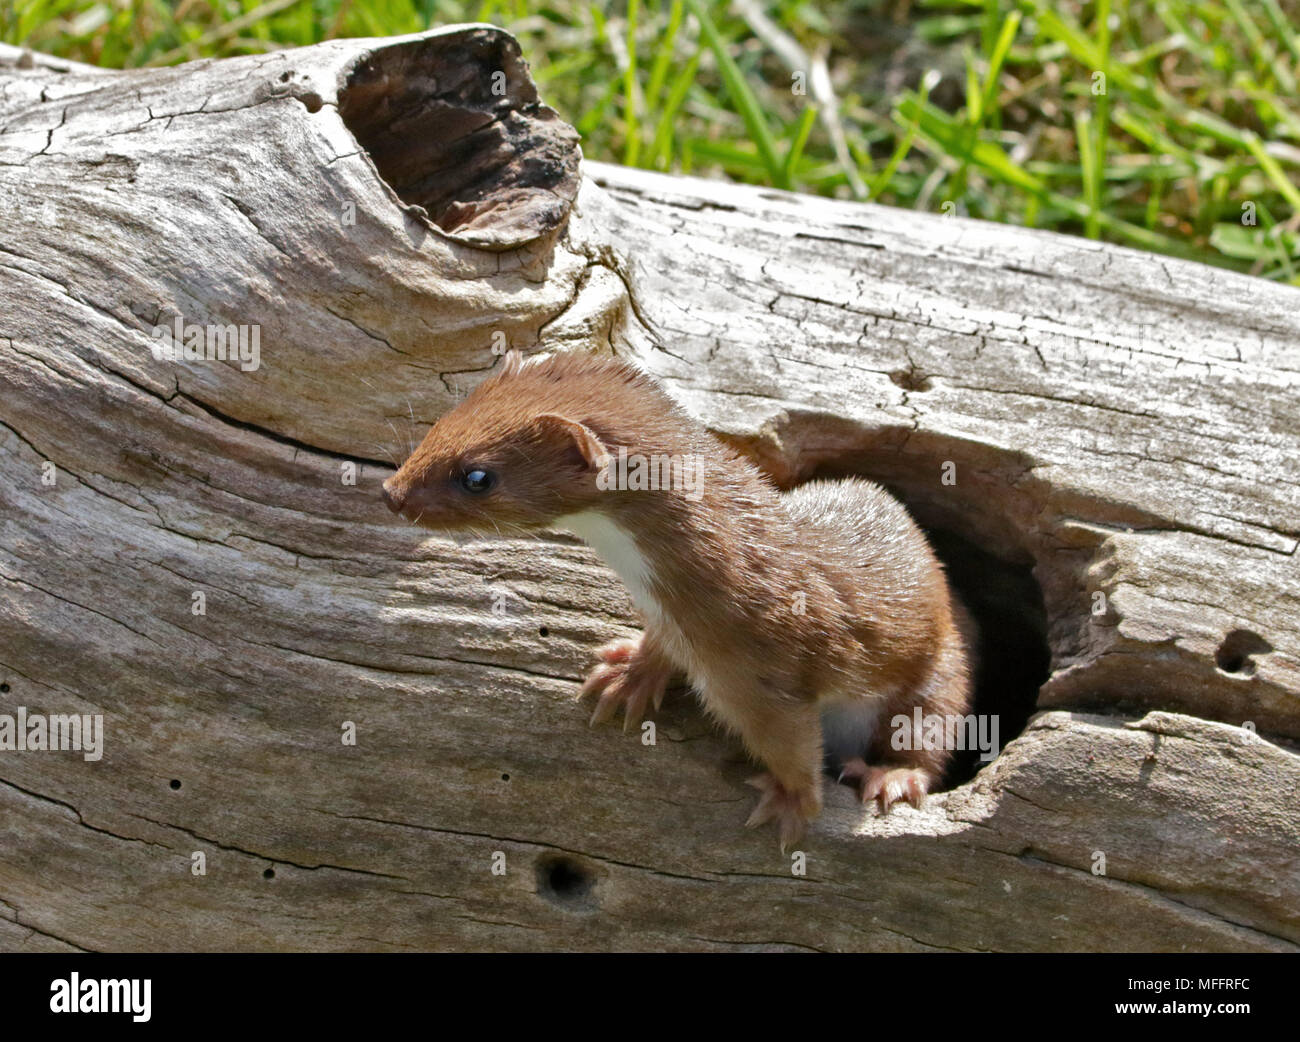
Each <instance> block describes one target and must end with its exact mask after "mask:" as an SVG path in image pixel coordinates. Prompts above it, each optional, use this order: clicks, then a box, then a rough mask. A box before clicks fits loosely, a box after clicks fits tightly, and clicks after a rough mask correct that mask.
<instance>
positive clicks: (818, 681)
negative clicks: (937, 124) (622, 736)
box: [383, 351, 971, 850]
mask: <svg viewBox="0 0 1300 1042" xmlns="http://www.w3.org/2000/svg"><path fill="white" fill-rule="evenodd" d="M616 458H617V461H618V462H619V463H620V464H622V463H625V462H626V461H628V460H634V461H635V460H645V461H654V460H656V459H658V460H660V461H662V460H663V459H664V458H667V459H669V460H672V461H678V463H679V466H678V468H677V469H676V470H673V469H671V468H668V467H661V476H662V474H663V473H666V474H667V475H668V478H669V480H668V481H666V482H665V481H662V480H661V481H659V482H653V481H652V482H650V484H658V486H659V487H657V488H644V487H636V486H639V485H644V484H646V482H644V481H635V480H632V479H631V478H630V474H629V473H628V471H627V469H626V468H623V467H621V466H620V467H619V468H617V469H618V470H619V471H620V472H621V474H622V476H623V477H624V478H626V479H627V480H624V481H618V480H615V479H616V478H617V477H618V476H619V475H618V474H613V473H612V471H614V470H615V461H616ZM692 468H695V469H692ZM674 475H676V478H677V480H676V481H673V480H671V479H672V478H673V476H674ZM642 476H643V477H644V476H645V471H644V470H643V472H642ZM688 476H693V477H694V478H696V479H698V480H697V481H693V482H692V481H688V480H687V478H688ZM665 484H667V485H668V486H669V487H664V485H665ZM620 485H621V486H625V487H619V486H620ZM688 485H689V487H686V486H688ZM383 494H384V499H385V501H386V502H387V504H388V506H389V508H390V509H391V510H393V511H394V512H395V513H398V514H401V515H402V516H403V517H405V518H406V519H407V520H410V521H413V522H415V523H417V524H419V525H421V526H424V527H427V528H432V529H436V530H444V531H445V530H462V531H463V530H469V531H478V532H483V533H488V534H491V533H497V534H502V533H516V532H518V533H524V532H527V533H533V532H536V531H538V530H540V529H543V528H560V529H566V530H568V531H570V532H572V533H574V534H575V535H577V536H579V537H581V538H582V539H583V540H584V541H585V542H586V543H587V544H588V545H589V546H591V547H592V549H594V550H595V551H596V553H597V554H598V555H600V557H602V558H603V559H604V561H605V562H606V564H608V565H609V566H610V567H611V568H612V569H613V570H614V571H615V572H617V573H618V575H619V577H620V578H621V579H622V581H623V583H624V584H625V585H626V587H627V589H628V591H629V593H630V594H631V596H632V600H633V602H634V603H635V605H636V607H637V609H638V611H639V612H640V614H641V616H642V617H643V619H644V621H645V629H644V632H643V633H642V635H641V636H640V638H639V639H636V640H622V641H617V642H615V643H613V644H610V645H607V646H606V647H604V648H602V649H600V651H599V652H598V655H599V660H600V661H599V663H598V664H597V665H596V666H595V668H594V669H593V670H592V671H591V673H590V674H589V676H588V677H587V680H586V683H585V684H584V685H583V688H582V692H581V695H585V696H592V695H594V696H596V699H597V702H596V707H595V712H594V714H593V716H592V724H593V725H594V724H597V723H603V722H605V721H608V720H610V719H611V718H613V717H614V716H615V714H616V712H617V710H618V709H619V708H620V707H621V708H622V710H623V713H624V730H626V729H627V727H628V726H636V725H638V724H639V723H640V722H641V720H642V719H643V717H644V715H645V713H646V711H647V709H648V708H649V706H650V705H652V704H653V705H654V707H655V708H656V709H657V708H659V706H660V704H661V702H662V699H663V696H664V692H665V690H666V689H667V687H668V686H669V684H670V682H671V681H672V680H673V678H674V677H675V676H679V675H682V674H684V675H685V677H686V678H687V680H688V681H689V682H690V684H691V686H692V687H693V688H694V690H695V691H696V692H697V693H698V695H699V697H700V699H701V701H702V703H703V706H704V708H705V710H706V711H707V712H708V713H709V714H710V715H711V716H712V717H714V718H715V719H716V720H717V721H718V722H720V723H721V724H722V725H723V726H724V727H726V728H727V729H728V730H730V731H732V732H734V733H735V734H736V735H738V736H739V737H740V739H741V741H742V742H743V743H744V745H745V748H746V749H747V750H748V751H749V753H750V754H751V755H752V756H753V757H754V758H755V759H756V760H758V761H759V762H760V763H761V764H762V765H763V766H764V767H765V768H766V771H765V772H764V773H763V774H761V775H759V776H758V777H756V778H753V779H751V780H750V784H751V785H753V786H755V787H756V788H757V789H758V790H759V791H760V794H761V795H760V796H759V800H758V803H757V805H756V807H755V808H754V811H753V813H752V814H751V815H750V817H749V820H748V822H747V824H748V825H750V826H757V825H761V824H764V823H766V822H769V821H774V822H775V823H776V825H777V827H778V830H779V836H780V840H781V847H782V849H783V850H784V849H785V848H786V847H787V846H788V845H790V844H791V843H793V842H795V841H797V840H798V839H799V837H800V836H801V835H802V834H803V831H804V828H805V825H806V823H807V822H808V821H809V820H810V819H812V818H814V817H815V816H816V815H817V814H818V813H819V812H820V810H821V771H822V767H823V763H824V762H825V761H829V762H830V763H831V765H832V766H834V767H838V768H839V769H840V772H841V777H842V778H843V777H850V778H852V779H854V780H855V781H856V782H857V784H858V786H859V790H860V794H861V798H862V801H863V803H867V802H869V801H871V800H875V801H876V802H877V803H878V805H879V808H880V810H881V811H882V812H884V811H888V809H889V808H890V806H891V805H892V804H894V803H895V802H897V801H899V800H906V801H907V802H909V803H911V804H912V805H914V806H916V807H920V806H921V803H922V801H923V800H924V798H925V796H926V794H927V793H928V792H929V791H930V789H931V788H932V787H933V786H935V785H936V784H937V783H938V782H939V780H940V779H941V778H942V775H943V771H944V768H945V766H946V764H947V761H948V758H949V755H950V751H949V750H947V749H938V748H928V749H927V748H924V747H923V746H924V743H923V742H922V741H921V736H920V735H915V736H912V737H911V738H910V740H908V741H905V742H902V743H898V742H895V741H891V738H892V737H893V733H894V732H893V728H892V725H893V723H894V722H895V720H894V718H895V717H896V716H901V717H904V718H906V719H907V720H908V721H911V720H912V719H913V713H914V710H915V709H916V708H917V707H920V709H921V711H922V713H923V715H925V716H927V717H928V716H930V715H932V714H935V715H939V716H949V715H962V714H965V713H966V712H967V710H968V707H969V705H970V698H971V693H970V688H971V679H970V678H971V664H970V659H969V651H968V640H967V636H966V635H967V634H969V633H970V632H971V631H970V624H969V620H968V618H967V617H966V615H965V612H964V610H963V609H962V607H961V605H960V604H959V603H958V601H957V599H956V597H955V596H954V594H953V593H952V591H951V590H950V589H949V585H948V581H947V578H946V576H945V574H944V571H943V569H942V567H941V566H940V564H939V562H938V560H937V559H936V558H935V556H934V553H933V551H932V550H931V549H930V546H929V544H928V543H927V541H926V539H925V536H924V535H923V534H922V532H921V530H920V529H919V528H918V527H917V525H916V523H915V522H914V521H913V520H912V518H911V517H910V516H909V515H908V513H907V511H906V510H905V509H904V508H903V506H902V505H901V504H900V503H899V502H898V501H897V500H895V499H894V498H893V497H892V496H890V495H889V493H888V492H886V491H885V490H884V489H883V488H881V487H880V486H879V485H876V484H873V483H871V482H869V481H865V480H862V479H858V478H849V479H846V480H842V481H815V482H811V483H809V484H805V485H801V486H799V487H797V488H795V489H793V490H792V491H789V492H785V493H781V492H779V491H778V490H777V489H776V488H775V487H774V486H773V485H772V484H771V483H770V482H769V481H768V480H767V479H766V478H764V477H763V475H762V474H761V473H760V472H759V470H758V469H757V468H756V467H754V466H753V465H752V464H751V463H749V462H747V461H746V460H744V459H743V458H741V457H740V456H739V455H737V454H736V453H735V452H733V451H732V450H730V449H729V448H727V447H726V446H724V445H723V444H722V443H721V442H720V441H718V440H717V439H716V438H714V437H713V436H712V435H711V434H709V433H708V431H706V430H705V429H704V427H703V426H702V425H701V424H700V423H698V422H697V421H695V420H693V419H692V418H690V417H689V416H687V415H686V414H685V413H684V412H683V411H682V409H681V408H680V407H679V406H678V405H677V404H676V403H675V402H674V401H673V400H672V398H670V397H669V396H668V394H667V393H666V392H665V391H664V390H663V389H662V388H661V387H660V386H659V385H658V383H657V382H656V381H655V380H654V379H653V378H652V377H651V376H649V375H648V374H647V373H645V372H643V371H642V370H640V369H639V368H637V367H635V366H634V365H631V364H629V363H628V362H626V361H621V360H618V359H614V358H609V357H598V356H592V355H586V354H577V353H559V354H554V355H551V356H549V357H545V358H541V359H533V360H530V361H529V362H527V363H525V362H524V361H523V359H522V358H521V356H520V355H519V354H518V352H514V351H512V352H510V353H509V354H508V355H506V357H505V359H504V361H503V363H502V364H501V365H500V366H499V367H498V371H497V372H496V373H495V374H493V375H492V376H490V377H489V378H488V379H487V380H485V381H484V382H483V383H482V384H480V385H479V386H478V387H477V388H476V389H475V390H474V391H473V392H472V393H471V394H470V395H469V396H468V397H467V398H466V399H465V400H464V401H463V402H461V403H460V404H459V405H457V406H456V408H454V409H452V410H451V411H450V412H448V413H446V414H445V415H443V416H442V417H440V418H439V419H438V420H437V422H436V423H435V424H434V425H433V427H432V428H431V429H430V430H429V432H428V434H427V435H426V436H425V438H424V440H423V441H422V442H421V443H420V445H419V446H418V447H417V448H416V450H415V451H414V452H413V453H412V454H411V456H410V457H409V458H408V459H407V460H406V461H405V462H404V463H403V464H402V466H401V467H400V468H399V469H398V471H397V473H396V474H394V475H393V476H392V477H390V478H389V479H388V480H387V481H385V482H384V486H383ZM905 737H906V736H905ZM896 744H903V745H905V746H906V747H905V748H895V745H896Z"/></svg>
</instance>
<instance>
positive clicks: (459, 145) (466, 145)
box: [339, 28, 582, 250]
mask: <svg viewBox="0 0 1300 1042" xmlns="http://www.w3.org/2000/svg"><path fill="white" fill-rule="evenodd" d="M339 115H340V117H341V118H342V120H343V122H344V124H345V125H346V126H347V128H348V129H349V130H350V131H351V132H352V134H353V136H354V137H355V138H356V139H357V142H358V143H359V144H360V145H361V147H362V148H364V149H365V150H366V152H368V153H369V155H370V158H371V160H372V161H373V162H374V164H375V169H376V170H377V171H378V173H379V176H380V177H382V178H383V179H384V181H385V182H387V184H388V185H389V187H390V188H392V190H393V192H394V193H396V195H397V197H398V198H399V199H401V201H402V202H403V203H405V204H407V206H408V207H419V208H421V209H422V210H423V211H425V212H426V213H427V214H428V220H429V221H430V222H432V224H433V225H435V226H436V227H437V228H439V229H440V230H441V231H442V232H444V233H446V234H447V235H448V236H449V237H450V238H452V239H455V240H457V241H460V242H465V243H468V244H470V245H474V246H478V247H480V248H485V249H497V250H505V249H513V248H515V247H518V246H522V245H524V244H526V243H529V242H532V241H534V240H536V239H538V238H540V237H542V236H543V235H546V234H548V233H550V232H553V231H555V230H556V229H558V228H560V227H561V226H563V224H564V222H565V221H566V220H567V219H568V216H569V209H570V207H571V205H572V203H573V200H574V198H575V196H576V195H577V192H578V185H579V182H580V175H579V163H580V161H581V158H582V152H581V150H580V149H579V147H578V133H577V131H575V130H574V129H573V128H572V127H571V126H569V125H568V124H567V123H565V122H564V121H563V120H561V119H560V118H559V116H557V115H556V114H555V112H554V111H552V110H551V109H549V108H547V107H546V106H545V105H543V104H541V102H540V101H539V100H538V96H537V88H536V87H535V86H534V85H533V82H532V79H531V78H530V77H529V75H528V66H527V64H526V63H525V62H524V60H523V58H522V57H521V56H520V53H519V45H518V44H517V43H516V42H515V41H514V40H513V39H512V38H511V37H510V36H508V35H507V34H505V33H503V32H500V31H499V30H495V29H490V28H476V29H469V30H465V31H464V32H457V33H448V34H445V35H439V36H433V37H430V38H428V39H424V40H417V41H414V42H410V43H402V44H396V45H393V46H391V47H383V48H380V49H378V50H375V51H372V52H371V53H370V54H368V55H366V56H365V57H364V58H362V59H361V60H360V61H359V62H358V63H357V64H356V66H354V67H353V69H352V70H351V72H350V73H349V74H348V77H347V81H346V84H345V86H344V87H343V89H342V90H341V91H340V92H339Z"/></svg>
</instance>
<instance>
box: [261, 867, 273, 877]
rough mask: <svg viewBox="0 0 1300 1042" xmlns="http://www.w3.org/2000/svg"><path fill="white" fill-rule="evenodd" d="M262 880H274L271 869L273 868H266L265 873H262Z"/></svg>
mask: <svg viewBox="0 0 1300 1042" xmlns="http://www.w3.org/2000/svg"><path fill="white" fill-rule="evenodd" d="M262 878H263V879H274V878H275V869H273V868H268V869H267V870H266V871H265V872H263V873H262Z"/></svg>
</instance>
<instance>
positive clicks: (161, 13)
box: [0, 0, 1300, 285]
mask: <svg viewBox="0 0 1300 1042" xmlns="http://www.w3.org/2000/svg"><path fill="white" fill-rule="evenodd" d="M1297 4H1300V0H1094V2H1091V3H1079V2H1077V0H1062V2H1055V0H913V2H912V3H911V4H910V5H903V4H902V3H900V2H898V0H828V2H825V3H815V2H814V0H765V2H763V3H762V4H761V5H759V6H760V7H761V9H762V10H763V11H764V12H765V13H766V16H767V18H768V19H769V20H770V23H771V24H772V25H773V26H774V28H775V31H776V33H778V34H784V40H783V41H782V40H781V39H776V38H774V37H773V36H772V34H771V32H765V31H764V29H763V27H762V26H758V25H751V24H750V23H749V22H747V21H746V20H745V19H744V18H743V17H741V16H740V15H739V14H738V13H737V12H736V9H734V8H733V6H732V5H731V4H730V3H726V2H722V0H618V2H615V3H583V2H579V0H479V2H457V0H262V2H259V0H179V2H176V3H164V2H162V0H4V2H3V6H0V38H2V39H4V40H5V41H7V42H10V43H20V44H25V45H27V46H30V47H32V48H35V49H38V50H43V51H48V52H51V53H54V54H59V55H63V56H66V57H71V58H77V59H80V60H82V61H89V62H94V63H97V64H101V65H108V66H117V67H129V66H141V65H151V64H152V65H158V64H170V63H175V62H180V61H185V60H188V59H190V58H196V57H201V56H208V55H230V54H247V53H256V52H260V51H266V50H272V49H275V48H279V47H286V46H297V45H302V44H309V43H314V42H316V41H318V40H322V39H326V38H329V37H336V36H382V35H389V34H393V33H405V32H414V31H418V30H420V29H423V28H426V27H428V26H430V25H439V24H446V23H450V22H457V21H490V22H494V23H496V24H498V25H502V26H504V27H506V28H508V29H510V30H511V31H512V32H513V33H514V34H515V35H516V36H517V37H518V38H519V40H520V42H521V44H522V46H523V48H524V52H525V54H526V55H527V56H528V58H529V60H530V63H531V65H532V68H533V72H534V75H535V77H536V79H537V81H538V84H539V86H540V87H541V90H542V92H543V95H544V96H545V97H546V99H547V101H548V102H549V103H550V104H551V105H553V106H554V107H555V108H556V109H558V110H559V111H560V112H561V113H562V114H563V115H564V116H565V117H566V118H567V119H569V120H570V121H571V122H572V123H573V124H574V125H575V126H576V127H578V129H579V130H580V131H581V132H582V134H583V149H584V152H585V153H586V154H587V155H588V156H590V157H593V158H598V159H605V160H609V161H613V162H622V163H627V164H630V165H635V166H644V167H649V168H652V169H657V170H673V171H682V172H687V173H700V174H706V175H710V176H726V177H730V178H733V179H736V180H740V181H747V182H753V183H757V184H765V185H771V186H773V187H778V188H790V189H795V190H799V191H807V192H815V193H819V194H824V195H831V196H841V197H845V198H854V197H857V198H871V199H878V200H880V201H882V202H886V203H890V204H893V205H896V206H904V207H915V208H920V209H927V210H934V211H939V210H952V209H956V211H957V212H960V213H965V214H969V215H971V216H976V217H982V218H986V219H989V220H994V221H1003V222H1009V223H1017V224H1025V225H1034V226H1037V227H1042V228H1051V229H1054V230H1057V231H1062V232H1066V233H1070V234H1077V235H1086V236H1089V237H1093V238H1100V239H1106V240H1109V241H1112V242H1118V243H1123V244H1126V245H1131V246H1136V247H1139V248H1141V249H1146V250H1153V251H1157V252H1161V253H1166V254H1172V255H1177V256H1184V257H1191V258H1194V259H1198V260H1203V261H1207V262H1209V263H1213V264H1220V265H1224V266H1227V267H1232V268H1236V269H1239V270H1243V271H1249V272H1252V273H1254V274H1257V275H1260V276H1263V277H1265V278H1270V279H1277V280H1281V281H1286V282H1290V283H1292V284H1297V285H1300V276H1298V275H1297V267H1298V265H1297V263H1296V262H1297V260H1298V259H1300V188H1297V181H1298V180H1300V98H1298V97H1297V92H1296V87H1297V81H1298V80H1300V31H1298V30H1297V26H1300V17H1298V12H1297ZM904 10H906V11H907V14H906V18H900V17H898V16H899V14H900V12H903V11H904ZM882 41H883V42H882ZM788 45H793V46H794V48H796V49H797V50H802V51H803V52H804V53H805V54H807V55H813V56H822V57H824V59H825V65H826V69H827V71H828V72H829V77H828V79H829V83H830V85H831V96H830V97H829V98H828V97H827V96H826V95H825V94H824V93H823V94H821V95H818V93H817V91H815V90H814V89H813V88H812V87H811V86H810V85H809V83H808V81H807V80H805V82H804V84H803V86H804V87H805V88H806V89H804V90H802V91H800V90H796V89H794V88H795V86H796V83H795V82H794V80H793V78H792V71H791V68H790V67H789V66H788V65H787V64H785V61H784V60H783V58H782V56H781V55H782V53H783V52H785V51H787V50H788ZM868 50H872V51H874V53H873V54H872V55H870V56H866V55H865V54H864V52H865V51H868ZM882 62H890V63H891V64H892V69H893V72H892V73H891V75H889V76H882V75H880V73H879V70H880V68H881V65H882ZM932 66H933V67H937V68H938V69H939V70H940V71H941V73H942V74H941V75H940V74H939V73H933V74H930V75H926V73H927V71H928V70H929V69H930V68H931V67H932ZM1251 220H1253V222H1254V223H1250V221H1251Z"/></svg>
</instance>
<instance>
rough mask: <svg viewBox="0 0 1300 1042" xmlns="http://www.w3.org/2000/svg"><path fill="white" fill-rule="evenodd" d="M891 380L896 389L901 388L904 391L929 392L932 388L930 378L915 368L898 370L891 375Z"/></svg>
mask: <svg viewBox="0 0 1300 1042" xmlns="http://www.w3.org/2000/svg"><path fill="white" fill-rule="evenodd" d="M889 379H890V381H891V382H892V383H893V384H894V386H895V387H901V388H902V389H903V390H904V391H928V390H929V389H930V387H931V386H932V385H931V383H930V378H929V377H928V376H926V375H925V373H923V372H921V371H920V370H919V369H917V368H915V367H914V366H913V367H910V368H907V369H896V370H895V371H894V372H892V373H890V374H889Z"/></svg>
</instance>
